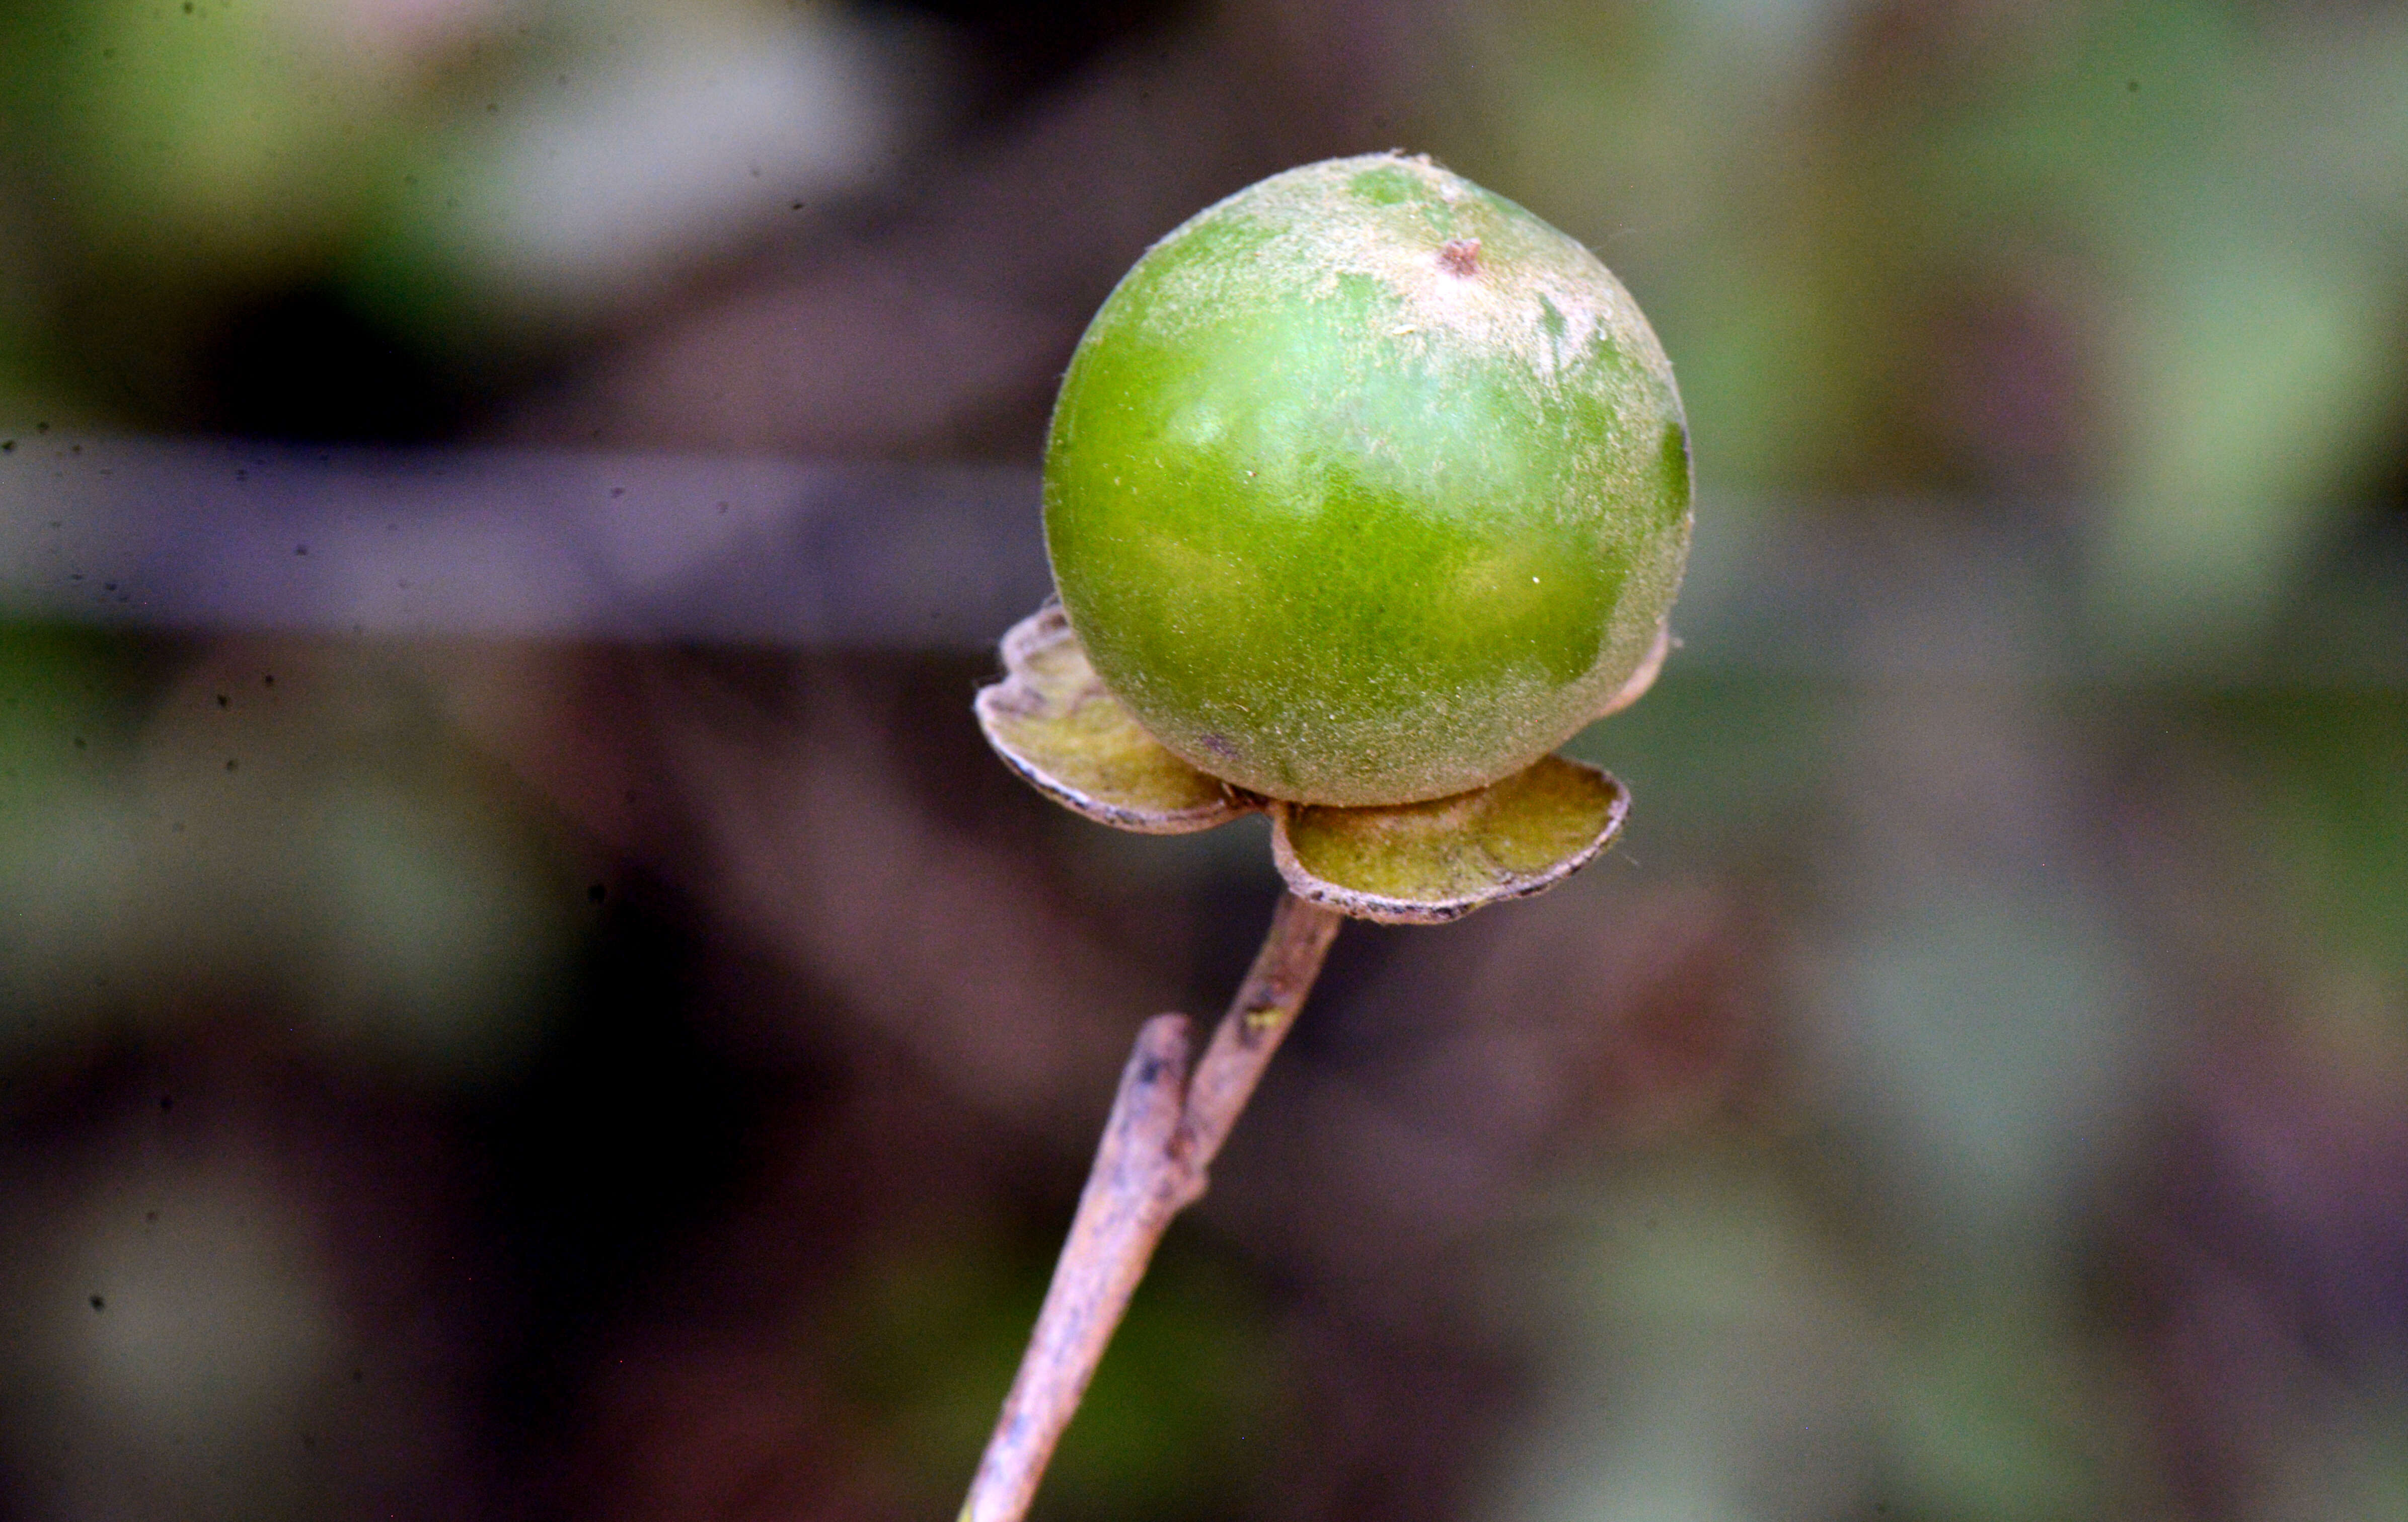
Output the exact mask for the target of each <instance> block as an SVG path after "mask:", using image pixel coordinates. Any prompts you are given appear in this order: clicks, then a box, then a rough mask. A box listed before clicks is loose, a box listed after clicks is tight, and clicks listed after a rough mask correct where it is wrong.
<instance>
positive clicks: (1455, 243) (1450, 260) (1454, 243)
mask: <svg viewBox="0 0 2408 1522" xmlns="http://www.w3.org/2000/svg"><path fill="white" fill-rule="evenodd" d="M1438 262H1439V264H1440V266H1441V267H1443V268H1444V269H1445V270H1446V272H1447V273H1448V274H1450V275H1461V276H1465V277H1467V278H1469V277H1470V276H1473V275H1477V274H1479V273H1480V239H1478V238H1476V237H1451V238H1448V239H1447V240H1446V241H1445V242H1444V243H1441V244H1440V245H1439V250H1438Z"/></svg>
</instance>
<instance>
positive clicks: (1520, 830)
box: [1269, 755, 1630, 925]
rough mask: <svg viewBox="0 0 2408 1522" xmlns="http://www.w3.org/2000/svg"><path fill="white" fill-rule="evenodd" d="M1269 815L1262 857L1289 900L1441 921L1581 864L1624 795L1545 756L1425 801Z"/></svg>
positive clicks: (1374, 916)
mask: <svg viewBox="0 0 2408 1522" xmlns="http://www.w3.org/2000/svg"><path fill="white" fill-rule="evenodd" d="M1269 808H1270V812H1271V859H1272V861H1274V862H1275V863H1277V864H1278V866H1279V869H1280V875H1281V876H1283V877H1284V878H1286V879H1287V885H1288V890H1289V891H1290V892H1292V893H1294V894H1295V895H1296V896H1297V897H1299V898H1308V899H1311V900H1312V901H1313V902H1314V903H1318V904H1326V905H1327V906H1328V907H1330V908H1331V909H1335V910H1338V911H1339V912H1341V913H1346V914H1352V915H1354V916H1355V918H1357V919H1366V920H1379V921H1381V922H1383V923H1384V924H1389V925H1441V924H1443V923H1445V922H1446V921H1448V920H1455V919H1461V918H1462V917H1463V916H1464V915H1466V914H1469V913H1470V912H1472V911H1473V910H1475V909H1484V908H1486V907H1487V906H1488V905H1490V904H1500V903H1503V902H1505V901H1506V900H1507V899H1509V898H1527V897H1529V896H1530V895H1532V894H1534V893H1544V892H1545V891H1546V890H1547V889H1549V888H1551V887H1554V886H1555V884H1556V883H1560V882H1562V881H1563V880H1564V879H1565V878H1568V877H1570V876H1571V875H1572V874H1573V873H1574V872H1577V871H1579V870H1580V869H1582V868H1584V867H1585V866H1587V865H1588V864H1589V863H1590V862H1591V861H1593V860H1594V859H1596V857H1597V856H1598V854H1599V853H1600V852H1602V851H1604V850H1605V848H1606V847H1607V846H1610V845H1612V844H1613V840H1614V837H1615V836H1617V835H1620V834H1621V833H1622V826H1623V821H1624V820H1625V819H1627V817H1628V816H1629V813H1630V791H1629V789H1627V788H1626V787H1624V786H1623V785H1622V783H1619V782H1617V781H1615V780H1614V778H1613V775H1612V774H1610V773H1608V772H1605V771H1602V770H1600V769H1598V768H1596V767H1593V766H1590V765H1589V764H1588V763H1587V762H1585V761H1574V760H1572V759H1570V757H1567V756H1561V755H1545V756H1541V757H1540V758H1539V759H1538V760H1537V761H1535V762H1533V763H1532V764H1530V765H1529V766H1527V767H1525V768H1522V769H1521V770H1520V771H1517V772H1515V773H1514V774H1513V775H1512V776H1511V777H1505V778H1501V779H1499V780H1498V781H1497V782H1493V783H1489V784H1488V785H1487V786H1485V787H1476V788H1473V789H1472V790H1471V791H1470V792H1469V793H1457V794H1455V796H1454V797H1444V798H1432V799H1430V800H1429V801H1428V802H1426V803H1400V804H1394V805H1391V806H1389V807H1386V808H1376V809H1333V808H1325V807H1321V806H1319V805H1315V804H1300V803H1279V802H1274V803H1272V804H1271V805H1269Z"/></svg>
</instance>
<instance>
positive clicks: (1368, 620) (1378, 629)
mask: <svg viewBox="0 0 2408 1522" xmlns="http://www.w3.org/2000/svg"><path fill="white" fill-rule="evenodd" d="M1689 483H1690V477H1689V458H1688V441H1687V433H1686V429H1685V426H1684V423H1683V419H1682V413H1681V401H1680V395H1679V394H1678V393H1677V392H1676V391H1675V390H1674V389H1673V385H1672V372H1671V366H1670V364H1669V362H1668V361H1667V360H1666V359H1665V357H1664V352H1663V350H1662V348H1661V346H1660V345H1658V344H1657V342H1656V336H1655V334H1654V333H1653V332H1652V331H1651V330H1650V329H1649V327H1648V326H1647V323H1646V320H1645V319H1644V318H1643V317H1641V315H1640V312H1639V309H1638V307H1637V305H1636V304H1635V303H1633V302H1632V300H1631V298H1630V295H1629V294H1628V293H1627V292H1626V291H1625V290H1624V289H1623V288H1622V286H1621V284H1620V282H1619V281H1617V280H1615V279H1614V278H1613V275H1611V274H1610V273H1608V272H1607V270H1606V268H1605V266H1603V265H1601V264H1599V263H1598V260H1597V258H1596V257H1595V256H1594V255H1593V254H1591V253H1590V252H1589V251H1587V250H1586V249H1584V248H1583V247H1581V245H1580V244H1579V243H1577V242H1575V241H1574V240H1573V239H1571V238H1570V237H1567V236H1565V235H1564V234H1562V233H1559V232H1557V231H1556V230H1555V228H1553V227H1550V226H1548V225H1547V224H1546V223H1543V222H1541V221H1540V220H1539V219H1538V218H1536V217H1534V216H1532V215H1531V214H1530V213H1529V212H1527V211H1526V210H1524V209H1523V208H1520V207H1519V206H1516V205H1514V204H1513V203H1512V202H1511V201H1508V200H1505V199H1504V198H1503V197H1501V196H1498V195H1493V194H1489V193H1488V192H1486V191H1484V190H1482V189H1480V188H1479V187H1478V186H1476V185H1474V184H1472V183H1471V182H1470V181H1469V180H1466V179H1462V178H1460V177H1459V176H1456V175H1454V174H1451V173H1449V172H1448V171H1446V170H1444V169H1442V168H1440V167H1438V166H1436V165H1432V164H1431V163H1429V162H1428V161H1427V160H1426V159H1423V158H1407V157H1402V156H1399V155H1395V154H1375V155H1369V156H1365V157H1360V158H1352V159H1334V160H1330V161H1328V162H1326V163H1322V164H1313V165H1305V166H1303V167H1301V168H1297V169H1291V170H1289V171H1287V172H1286V173H1284V174H1280V175H1275V176H1273V177H1272V178H1270V179H1266V180H1263V181H1261V182H1260V183H1258V184H1256V185H1254V186H1252V187H1251V188H1249V189H1247V190H1243V191H1240V192H1239V193H1238V194H1235V195H1232V196H1230V197H1229V198H1228V199H1227V200H1225V201H1222V202H1220V203H1219V204H1218V205H1215V206H1213V207H1211V208H1208V209H1206V210H1204V211H1202V212H1199V213H1198V214H1197V216H1195V217H1194V218H1192V219H1190V220H1189V221H1188V222H1186V223H1183V224H1182V225H1181V226H1180V227H1179V228H1177V229H1176V230H1174V231H1173V232H1172V233H1171V234H1170V235H1169V236H1168V237H1165V238H1163V239H1162V241H1161V242H1159V243H1157V244H1155V245H1154V248H1153V249H1152V250H1150V251H1148V252H1147V253H1146V255H1145V257H1144V258H1142V259H1141V260H1140V261H1139V262H1138V264H1137V265H1136V266H1135V267H1134V268H1132V269H1131V270H1130V271H1129V272H1128V274H1127V275H1126V276H1125V277H1124V278H1123V280H1122V281H1121V283H1120V285H1119V287H1118V288H1117V289H1116V290H1114V291H1113V293H1112V294H1111V298H1110V299H1109V300H1107V301H1106V302H1105V304H1104V306H1103V309H1102V310H1100V311H1099V312H1098V313H1097V316H1096V319H1095V322H1094V323H1093V324H1092V325H1091V326H1090V327H1089V328H1088V329H1087V333H1086V336H1085V337H1084V338H1082V340H1081V341H1080V344H1079V348H1078V351H1077V353H1076V354H1075V355H1074V357H1073V358H1072V360H1071V362H1070V368H1069V372H1068V376H1067V377H1066V378H1065V380H1064V381H1063V385H1062V392H1061V395H1060V397H1059V399H1058V400H1057V401H1056V402H1055V404H1054V422H1053V429H1052V435H1051V438H1050V440H1049V442H1048V446H1047V451H1046V461H1045V536H1046V546H1047V550H1048V552H1049V553H1050V554H1051V555H1052V557H1053V562H1054V579H1055V582H1056V585H1057V586H1058V588H1059V590H1060V593H1061V596H1062V602H1063V606H1064V608H1065V610H1067V611H1068V614H1069V618H1070V622H1071V625H1072V627H1073V628H1074V629H1075V630H1076V631H1077V633H1078V635H1079V637H1080V639H1081V640H1082V643H1083V644H1084V645H1085V646H1086V650H1087V653H1088V657H1089V658H1090V659H1091V660H1092V661H1093V662H1094V664H1095V668H1096V671H1097V675H1098V676H1099V677H1101V679H1102V680H1103V682H1104V684H1105V685H1106V686H1107V687H1108V688H1110V689H1111V692H1112V694H1113V696H1116V697H1118V698H1119V699H1120V700H1121V701H1122V702H1123V703H1125V705H1126V706H1127V707H1128V708H1129V710H1130V711H1132V712H1133V713H1135V714H1136V716H1137V718H1138V721H1139V722H1140V724H1142V725H1144V726H1145V727H1146V728H1147V730H1149V731H1150V732H1151V733H1152V734H1153V735H1154V738H1155V739H1159V740H1161V741H1162V742H1163V743H1164V744H1165V745H1167V746H1168V747H1169V748H1170V749H1171V750H1172V751H1174V752H1176V753H1177V754H1180V755H1181V756H1183V758H1185V759H1186V760H1187V761H1189V762H1190V763H1192V764H1193V765H1195V766H1197V767H1198V768H1201V769H1203V770H1205V771H1207V772H1210V773H1211V774H1212V775H1213V776H1216V777H1220V778H1224V779H1226V780H1227V781H1229V782H1232V783H1237V784H1239V785H1240V786H1241V787H1246V788H1250V789H1252V790H1254V791H1255V792H1258V793H1263V794H1267V795H1269V796H1270V797H1282V798H1289V799H1294V800H1298V801H1303V802H1311V803H1330V804H1346V805H1363V804H1382V803H1399V802H1407V801H1412V800H1415V799H1421V798H1430V797H1442V796H1445V795H1447V794H1451V793H1458V792H1462V791H1464V790H1466V789H1468V788H1471V787H1476V786H1479V785H1481V784H1483V783H1489V782H1493V781H1495V780H1497V779H1498V778H1499V777H1503V776H1507V775H1510V774H1511V773H1512V772H1514V771H1517V770H1519V769H1520V768H1523V767H1525V766H1527V765H1528V764H1529V763H1531V762H1533V761H1535V760H1536V759H1537V758H1538V757H1539V756H1541V755H1542V754H1545V753H1547V752H1548V751H1550V750H1552V749H1554V748H1555V746H1556V745H1558V744H1560V743H1562V742H1563V741H1564V740H1565V739H1569V738H1570V736H1571V735H1572V734H1573V733H1575V732H1576V731H1578V730H1579V729H1580V728H1582V727H1583V726H1584V725H1586V724H1587V723H1588V722H1589V721H1590V720H1591V719H1594V718H1595V717H1597V715H1598V712H1599V711H1601V709H1602V708H1603V707H1604V706H1605V704H1606V702H1607V700H1608V699H1610V698H1611V697H1613V695H1614V694H1615V693H1616V692H1617V691H1619V690H1620V688H1621V687H1622V685H1623V683H1624V682H1626V681H1627V679H1628V678H1629V676H1630V675H1631V674H1632V672H1633V671H1635V670H1636V669H1637V668H1638V667H1639V665H1640V664H1641V661H1642V660H1644V659H1645V657H1646V655H1647V653H1648V652H1649V650H1650V648H1651V647H1652V645H1653V644H1654V642H1655V640H1656V635H1657V633H1658V631H1659V630H1661V629H1662V627H1663V625H1664V621H1665V617H1666V615H1667V613H1668V612H1669V610H1670V607H1671V604H1672V598H1673V596H1674V594H1675V593H1676V592H1677V591H1678V590H1679V587H1680V581H1681V572H1682V568H1683V566H1684V562H1685V560H1686V558H1687V553H1688V544H1689Z"/></svg>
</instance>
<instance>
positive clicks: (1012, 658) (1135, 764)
mask: <svg viewBox="0 0 2408 1522" xmlns="http://www.w3.org/2000/svg"><path fill="white" fill-rule="evenodd" d="M1003 670H1004V677H1003V680H1002V681H1001V682H995V683H993V684H991V685H989V686H986V687H982V688H981V689H980V690H979V695H978V702H977V705H976V707H977V710H978V721H979V728H980V729H982V730H983V731H984V732H985V734H986V739H987V743H988V744H990V745H992V746H994V747H995V750H996V754H997V755H1000V756H1002V757H1003V759H1004V761H1005V762H1006V763H1007V764H1008V765H1010V766H1011V769H1012V770H1014V771H1016V772H1018V773H1020V775H1021V776H1023V777H1025V778H1026V779H1028V781H1029V782H1030V783H1032V784H1033V785H1034V786H1035V787H1036V788H1037V790H1038V791H1039V792H1040V793H1042V794H1044V795H1045V796H1046V797H1050V798H1052V799H1053V800H1054V802H1056V803H1059V804H1061V805H1062V806H1063V807H1064V808H1066V809H1068V810H1069V811H1072V812H1073V813H1081V814H1084V815H1086V816H1087V817H1088V818H1089V819H1092V820H1095V821H1096V822H1097V823H1098V824H1103V825H1111V826H1115V827H1116V828H1120V829H1125V830H1136V831H1137V832H1138V833H1140V834H1141V835H1185V834H1188V833H1190V832H1192V831H1195V830H1205V829H1211V828H1213V827H1214V826H1219V825H1226V824H1227V823H1228V822H1229V821H1231V820H1232V819H1239V818H1242V817H1244V816H1245V815H1247V814H1250V813H1253V812H1254V811H1256V810H1258V809H1260V808H1261V807H1262V806H1263V800H1262V799H1260V798H1258V797H1255V796H1254V795H1253V794H1251V793H1248V792H1245V791H1243V790H1242V789H1240V788H1236V787H1232V786H1231V785H1230V784H1228V783H1225V782H1223V781H1221V780H1220V779H1219V778H1217V777H1211V776H1207V775H1206V774H1205V773H1203V772H1201V771H1198V770H1197V769H1196V768H1194V767H1191V766H1189V765H1188V764H1187V763H1186V762H1184V761H1183V760H1181V759H1180V758H1179V757H1178V756H1176V755H1174V754H1171V753H1170V751H1169V750H1168V749H1167V748H1166V747H1165V746H1164V745H1163V743H1162V742H1161V741H1160V740H1158V739H1154V737H1153V736H1152V735H1149V734H1147V733H1146V732H1145V731H1144V729H1142V728H1140V726H1139V725H1138V722H1137V719H1136V718H1135V717H1134V716H1133V715H1132V714H1131V713H1130V712H1129V711H1128V710H1127V709H1125V708H1123V707H1122V706H1121V701H1120V699H1119V698H1117V697H1114V696H1112V695H1111V693H1109V692H1107V691H1105V690H1104V684H1103V682H1102V681H1101V680H1100V679H1098V678H1097V675H1096V671H1095V668H1094V667H1092V666H1090V665H1088V664H1087V652H1086V650H1085V649H1084V648H1083V647H1082V646H1081V645H1080V643H1079V637H1078V636H1077V635H1075V634H1073V633H1071V632H1070V621H1069V619H1068V617H1066V616H1065V615H1064V614H1063V611H1062V607H1061V605H1060V604H1059V603H1048V604H1047V605H1046V606H1045V607H1043V608H1040V609H1039V610H1037V611H1036V612H1034V613H1031V614H1030V615H1029V616H1028V617H1026V618H1024V619H1022V620H1021V621H1020V622H1019V623H1017V624H1015V625H1012V626H1011V632H1010V633H1008V634H1006V635H1005V636H1004V637H1003Z"/></svg>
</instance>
